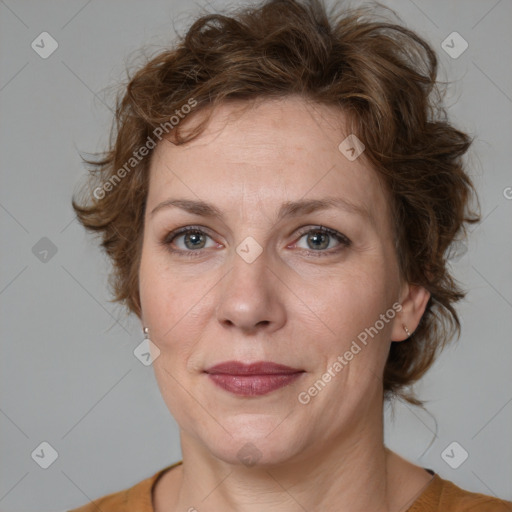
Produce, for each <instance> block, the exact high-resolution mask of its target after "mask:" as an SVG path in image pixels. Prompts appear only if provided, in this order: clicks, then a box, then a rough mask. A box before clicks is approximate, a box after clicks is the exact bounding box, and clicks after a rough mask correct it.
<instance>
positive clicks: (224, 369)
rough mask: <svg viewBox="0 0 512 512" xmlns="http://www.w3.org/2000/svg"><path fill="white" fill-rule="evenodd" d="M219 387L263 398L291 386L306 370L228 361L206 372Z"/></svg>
mask: <svg viewBox="0 0 512 512" xmlns="http://www.w3.org/2000/svg"><path fill="white" fill-rule="evenodd" d="M205 373H206V374H207V375H208V377H209V378H210V380H211V381H212V382H213V383H214V384H216V385H217V386H218V387H220V388H222V389H224V390H225V391H229V392H231V393H234V394H236V395H239V396H261V395H266V394H267V393H270V392H272V391H275V390H277V389H280V388H282V387H284V386H287V385H289V384H291V383H292V382H293V381H295V380H296V379H298V378H299V377H300V376H301V375H302V374H303V373H305V370H301V369H299V368H291V367H290V366H285V365H282V364H277V363H273V362H270V361H258V362H256V363H251V364H245V363H242V362H240V361H226V362H224V363H220V364H216V365H215V366H212V367H210V368H208V369H207V370H205Z"/></svg>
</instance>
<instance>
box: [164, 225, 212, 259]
mask: <svg viewBox="0 0 512 512" xmlns="http://www.w3.org/2000/svg"><path fill="white" fill-rule="evenodd" d="M207 239H210V240H211V244H210V245H207ZM162 244H163V245H165V246H166V247H167V249H168V250H169V251H171V252H176V253H182V254H186V255H187V256H188V255H190V253H191V252H198V253H199V252H200V251H201V249H208V248H211V247H215V246H216V243H215V242H214V241H213V240H212V238H211V237H210V236H209V235H208V234H207V233H206V232H205V231H204V229H202V228H200V227H199V226H187V227H184V228H181V229H178V230H176V231H172V232H171V233H169V234H168V235H167V236H166V237H165V239H164V240H163V241H162ZM173 245H175V246H176V247H177V248H176V249H175V248H174V247H173ZM187 253H188V254H187Z"/></svg>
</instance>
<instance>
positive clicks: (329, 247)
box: [162, 226, 351, 257]
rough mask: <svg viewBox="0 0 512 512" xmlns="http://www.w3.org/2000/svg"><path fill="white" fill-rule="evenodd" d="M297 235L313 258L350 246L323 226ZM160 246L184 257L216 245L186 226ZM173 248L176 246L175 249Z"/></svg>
mask: <svg viewBox="0 0 512 512" xmlns="http://www.w3.org/2000/svg"><path fill="white" fill-rule="evenodd" d="M299 235H300V238H299V240H301V239H303V238H306V243H307V245H308V247H306V248H302V249H304V250H305V251H306V252H307V253H309V254H311V255H313V256H328V255H331V254H334V253H336V252H338V251H340V250H341V249H343V248H345V247H348V246H349V245H350V244H351V241H350V240H349V239H348V238H347V237H346V236H345V235H343V234H341V233H339V232H338V231H335V230H334V229H330V228H326V227H324V226H315V227H313V228H312V227H307V228H305V229H303V230H302V231H301V232H299ZM180 239H181V243H176V240H178V241H180ZM208 239H210V240H211V243H210V245H207V243H208ZM332 242H337V244H334V247H333V244H332ZM162 244H163V245H164V246H166V247H167V249H168V250H169V251H171V252H172V253H177V254H178V255H183V256H186V257H195V256H201V255H202V254H203V249H209V248H212V247H216V246H217V243H216V242H215V241H214V240H213V239H212V238H211V236H210V235H208V233H206V231H205V230H204V228H202V227H201V226H186V227H184V228H180V229H178V230H176V231H173V232H171V233H169V234H168V235H167V236H166V237H165V239H164V240H163V241H162ZM294 245H295V244H294ZM173 246H177V248H175V247H173Z"/></svg>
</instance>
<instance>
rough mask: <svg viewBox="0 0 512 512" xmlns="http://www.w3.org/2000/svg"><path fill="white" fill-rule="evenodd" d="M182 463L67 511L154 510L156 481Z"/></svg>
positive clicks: (119, 511)
mask: <svg viewBox="0 0 512 512" xmlns="http://www.w3.org/2000/svg"><path fill="white" fill-rule="evenodd" d="M180 463H181V461H180V462H177V463H175V464H172V465H170V466H167V467H165V468H163V469H161V470H160V471H158V472H157V473H155V474H154V475H152V476H150V477H148V478H146V479H144V480H141V481H140V482H138V483H136V484H135V485H133V486H132V487H129V488H127V489H123V490H121V491H117V492H113V493H111V494H107V495H105V496H102V497H101V498H97V499H95V500H93V501H90V502H89V503H87V504H86V505H83V506H81V507H78V508H74V509H71V510H67V511H66V512H98V510H101V512H114V511H115V512H122V511H123V512H124V511H128V510H137V512H153V503H152V490H153V487H154V485H155V483H156V482H157V480H158V479H159V478H160V477H161V476H162V475H163V474H164V473H165V472H166V471H168V470H169V469H171V468H173V467H174V466H176V465H178V464H180Z"/></svg>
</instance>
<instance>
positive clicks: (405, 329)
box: [402, 324, 411, 337]
mask: <svg viewBox="0 0 512 512" xmlns="http://www.w3.org/2000/svg"><path fill="white" fill-rule="evenodd" d="M402 327H403V328H404V331H405V334H407V337H410V336H411V331H409V329H407V326H406V325H405V324H402Z"/></svg>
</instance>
